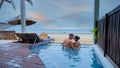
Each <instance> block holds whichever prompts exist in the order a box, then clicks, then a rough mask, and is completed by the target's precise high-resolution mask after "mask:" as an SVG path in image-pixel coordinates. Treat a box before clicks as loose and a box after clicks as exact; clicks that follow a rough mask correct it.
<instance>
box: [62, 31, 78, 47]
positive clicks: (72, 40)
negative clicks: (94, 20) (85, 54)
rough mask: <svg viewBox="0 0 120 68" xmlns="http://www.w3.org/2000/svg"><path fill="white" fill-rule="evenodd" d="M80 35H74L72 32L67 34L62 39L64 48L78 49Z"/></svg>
mask: <svg viewBox="0 0 120 68" xmlns="http://www.w3.org/2000/svg"><path fill="white" fill-rule="evenodd" d="M79 39H80V37H79V36H74V34H72V33H71V34H69V38H68V39H66V40H64V41H63V43H62V45H63V46H64V47H66V48H72V49H78V48H80V42H79Z"/></svg>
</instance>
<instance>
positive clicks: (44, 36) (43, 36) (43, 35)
mask: <svg viewBox="0 0 120 68" xmlns="http://www.w3.org/2000/svg"><path fill="white" fill-rule="evenodd" d="M40 38H41V39H47V38H48V34H47V33H42V34H40Z"/></svg>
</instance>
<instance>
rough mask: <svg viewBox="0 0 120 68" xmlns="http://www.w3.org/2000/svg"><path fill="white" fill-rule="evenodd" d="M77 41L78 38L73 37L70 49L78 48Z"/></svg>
mask: <svg viewBox="0 0 120 68" xmlns="http://www.w3.org/2000/svg"><path fill="white" fill-rule="evenodd" d="M79 39H80V37H79V36H75V37H74V40H73V41H72V45H71V47H72V48H73V49H77V48H80V42H79Z"/></svg>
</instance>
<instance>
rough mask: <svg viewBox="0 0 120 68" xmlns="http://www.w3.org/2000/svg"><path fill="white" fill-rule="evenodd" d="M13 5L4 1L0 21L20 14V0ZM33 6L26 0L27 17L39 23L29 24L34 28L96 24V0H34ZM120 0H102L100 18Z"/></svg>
mask: <svg viewBox="0 0 120 68" xmlns="http://www.w3.org/2000/svg"><path fill="white" fill-rule="evenodd" d="M14 2H15V6H16V11H15V10H14V9H13V8H12V5H11V4H9V3H6V2H4V4H3V6H2V8H1V9H0V21H1V22H6V21H7V20H9V19H11V18H13V17H15V16H18V15H19V14H20V0H14ZM32 2H33V6H31V5H30V4H29V3H28V2H26V17H27V18H30V19H32V20H35V21H36V22H37V23H36V24H34V25H32V26H28V27H27V28H30V29H32V30H35V31H37V30H60V29H63V30H78V29H80V30H90V29H92V28H93V24H94V0H32ZM119 3H120V0H100V13H99V14H100V16H99V17H100V18H101V17H102V16H104V15H105V13H107V12H109V11H111V10H112V9H113V8H115V7H116V6H118V5H119Z"/></svg>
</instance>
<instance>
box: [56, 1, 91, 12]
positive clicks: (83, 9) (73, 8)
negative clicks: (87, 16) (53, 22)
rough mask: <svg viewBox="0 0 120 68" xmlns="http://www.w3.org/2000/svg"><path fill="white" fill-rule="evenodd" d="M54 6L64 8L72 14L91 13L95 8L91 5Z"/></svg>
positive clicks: (57, 4)
mask: <svg viewBox="0 0 120 68" xmlns="http://www.w3.org/2000/svg"><path fill="white" fill-rule="evenodd" d="M54 5H56V6H58V7H59V8H62V9H63V10H67V11H70V12H91V11H93V8H92V7H91V6H90V5H77V6H73V5H69V4H66V3H60V2H59V3H58V2H55V3H54Z"/></svg>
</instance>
